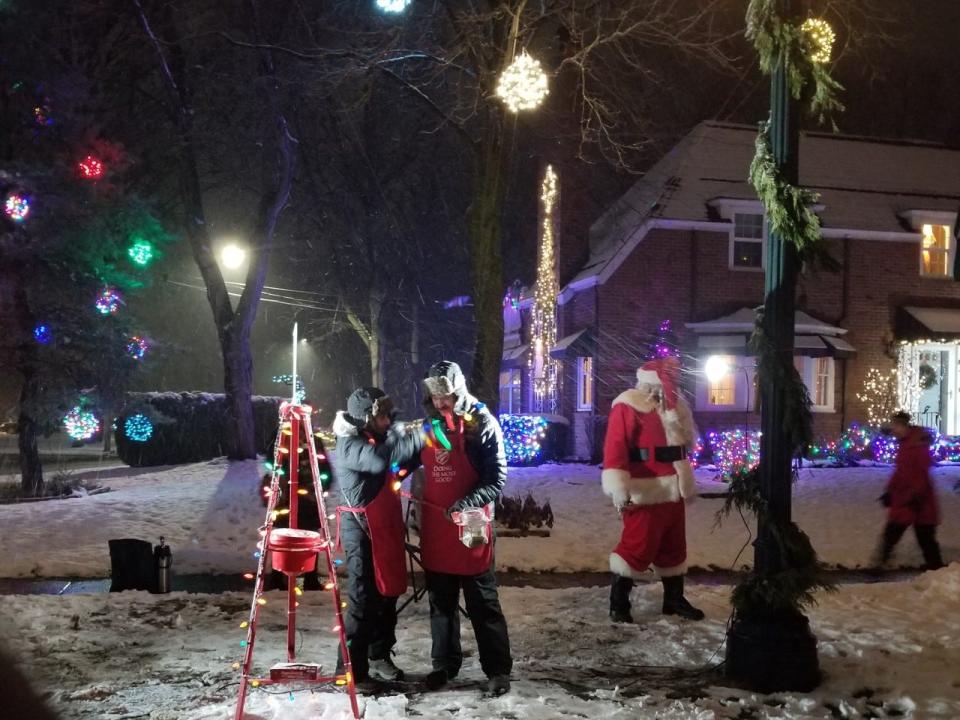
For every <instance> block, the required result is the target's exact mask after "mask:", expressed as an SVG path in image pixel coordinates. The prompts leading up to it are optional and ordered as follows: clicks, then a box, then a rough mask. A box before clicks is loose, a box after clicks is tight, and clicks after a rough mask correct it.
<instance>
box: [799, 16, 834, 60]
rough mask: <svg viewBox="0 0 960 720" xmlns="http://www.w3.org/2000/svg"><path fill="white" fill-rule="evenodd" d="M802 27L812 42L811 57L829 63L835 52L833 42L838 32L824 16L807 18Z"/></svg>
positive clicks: (808, 39)
mask: <svg viewBox="0 0 960 720" xmlns="http://www.w3.org/2000/svg"><path fill="white" fill-rule="evenodd" d="M800 29H801V30H802V31H803V33H804V34H805V35H806V37H807V41H808V42H809V43H810V50H809V52H810V59H811V60H812V61H813V62H815V63H821V64H822V63H828V62H830V56H831V55H832V54H833V43H834V41H835V40H836V39H837V34H836V33H835V32H834V31H833V28H832V27H830V23H828V22H827V21H826V20H824V19H823V18H807V19H806V20H804V21H803V24H802V25H801V26H800Z"/></svg>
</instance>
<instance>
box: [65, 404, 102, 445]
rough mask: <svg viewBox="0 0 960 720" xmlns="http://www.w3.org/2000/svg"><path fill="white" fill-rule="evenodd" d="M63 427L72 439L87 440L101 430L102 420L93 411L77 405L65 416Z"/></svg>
mask: <svg viewBox="0 0 960 720" xmlns="http://www.w3.org/2000/svg"><path fill="white" fill-rule="evenodd" d="M63 428H64V430H66V432H67V435H68V436H69V437H70V439H71V440H78V441H86V440H89V439H90V438H92V437H93V436H94V435H96V434H97V431H98V430H100V421H99V420H98V419H97V416H96V415H94V414H93V413H92V412H90V411H89V410H84V409H83V408H82V407H80V406H79V405H77V406H76V407H75V408H73V409H72V410H71V411H70V412H68V413H67V414H66V415H64V416H63Z"/></svg>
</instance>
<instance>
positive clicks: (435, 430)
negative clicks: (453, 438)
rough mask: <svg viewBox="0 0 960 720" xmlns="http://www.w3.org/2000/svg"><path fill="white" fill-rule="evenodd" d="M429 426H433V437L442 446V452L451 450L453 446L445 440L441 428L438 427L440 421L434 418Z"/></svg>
mask: <svg viewBox="0 0 960 720" xmlns="http://www.w3.org/2000/svg"><path fill="white" fill-rule="evenodd" d="M431 424H432V425H433V436H434V437H435V438H436V439H437V442H439V443H440V444H441V445H443V448H444V450H447V451H449V450H452V449H453V445H451V444H450V441H449V440H448V439H447V435H446V433H444V432H443V428H442V427H440V419H439V418H434V419H433V420H432V421H431Z"/></svg>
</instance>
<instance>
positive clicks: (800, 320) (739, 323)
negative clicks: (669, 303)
mask: <svg viewBox="0 0 960 720" xmlns="http://www.w3.org/2000/svg"><path fill="white" fill-rule="evenodd" d="M756 319H757V311H756V310H755V309H754V308H746V307H745V308H740V309H739V310H737V311H736V312H733V313H730V314H729V315H724V316H723V317H718V318H716V319H715V320H707V321H705V322H695V323H686V326H687V327H688V328H690V329H691V330H693V331H694V332H695V333H697V334H698V335H699V334H701V333H742V332H748V333H749V332H753V328H754V325H755V324H756ZM793 323H794V329H795V331H796V332H797V333H811V334H814V335H846V334H847V331H846V330H845V329H843V328H840V327H836V326H835V325H831V324H830V323H826V322H823V320H817V318H815V317H813V316H812V315H808V314H807V313H805V312H803V311H802V310H797V311H796V312H795V313H794V314H793Z"/></svg>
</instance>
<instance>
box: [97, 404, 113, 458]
mask: <svg viewBox="0 0 960 720" xmlns="http://www.w3.org/2000/svg"><path fill="white" fill-rule="evenodd" d="M114 412H115V411H114V405H113V404H112V403H110V404H105V405H104V406H103V407H101V408H100V413H101V415H102V417H103V445H102V446H101V450H102V451H103V454H104V455H106V454H107V453H109V452H110V451H111V450H113V443H112V440H113V421H114V418H115V417H116V415H115V414H114Z"/></svg>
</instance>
